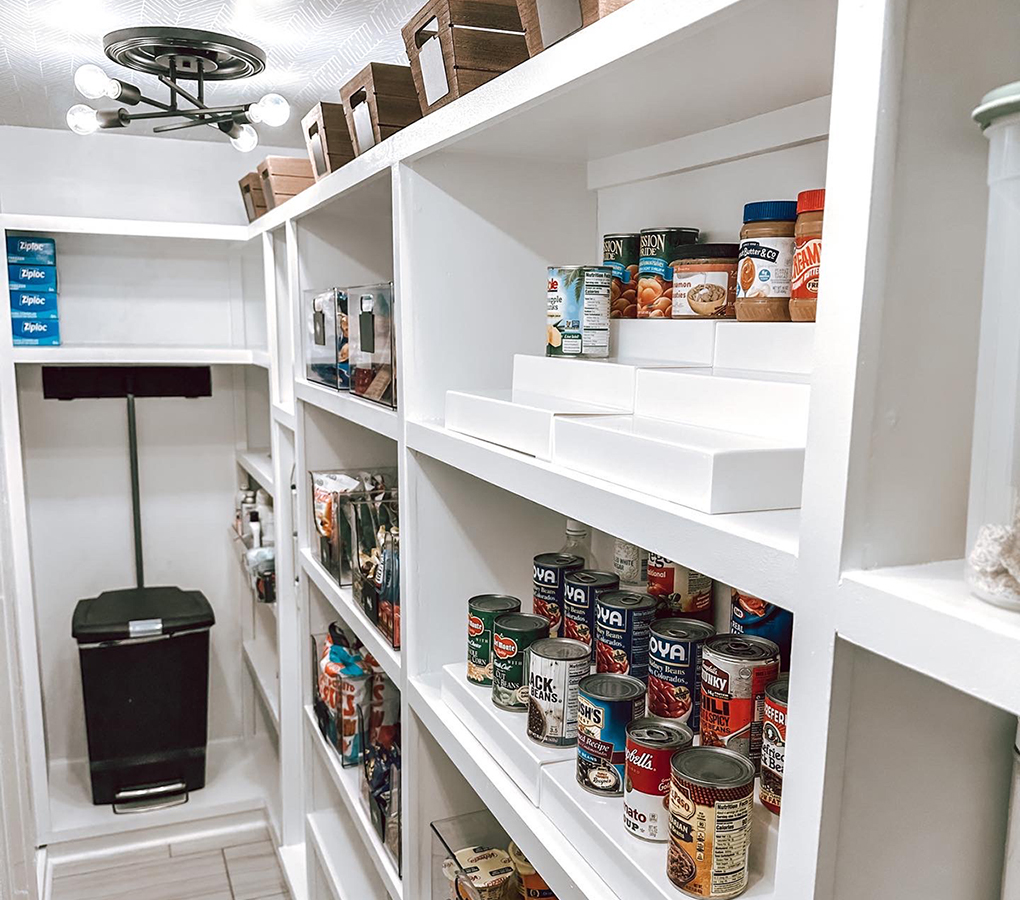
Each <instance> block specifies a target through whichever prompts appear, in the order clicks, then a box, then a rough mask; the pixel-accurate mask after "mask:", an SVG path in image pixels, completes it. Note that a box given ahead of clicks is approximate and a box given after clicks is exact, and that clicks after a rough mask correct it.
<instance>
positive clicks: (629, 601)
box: [595, 591, 655, 680]
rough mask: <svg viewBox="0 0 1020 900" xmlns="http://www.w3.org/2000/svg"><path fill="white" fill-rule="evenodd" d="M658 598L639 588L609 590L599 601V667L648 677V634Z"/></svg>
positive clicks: (597, 667)
mask: <svg viewBox="0 0 1020 900" xmlns="http://www.w3.org/2000/svg"><path fill="white" fill-rule="evenodd" d="M654 615H655V598H654V597H651V596H649V595H648V594H639V593H637V592H636V591H607V592H606V593H605V594H602V595H601V596H600V597H599V598H598V599H597V600H596V601H595V669H596V671H598V672H611V673H613V674H616V675H633V676H634V677H635V678H640V679H642V680H644V679H645V678H647V677H648V635H649V629H650V627H651V624H652V618H653V616H654Z"/></svg>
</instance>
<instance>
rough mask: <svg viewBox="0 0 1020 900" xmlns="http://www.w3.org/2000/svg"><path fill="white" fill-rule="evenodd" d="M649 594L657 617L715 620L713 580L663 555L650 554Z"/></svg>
mask: <svg viewBox="0 0 1020 900" xmlns="http://www.w3.org/2000/svg"><path fill="white" fill-rule="evenodd" d="M648 593H649V594H651V595H652V596H653V597H654V598H655V599H656V601H657V602H658V608H657V609H656V611H655V614H656V616H658V617H659V618H661V619H666V618H669V617H671V616H679V617H680V618H683V619H701V620H702V621H705V622H711V621H712V579H711V578H709V577H708V576H707V575H702V574H701V573H700V572H695V571H694V570H693V569H688V568H687V566H682V565H680V564H679V563H675V562H672V561H671V560H668V559H666V558H665V557H663V556H656V555H655V554H654V553H650V554H648Z"/></svg>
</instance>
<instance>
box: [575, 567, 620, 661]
mask: <svg viewBox="0 0 1020 900" xmlns="http://www.w3.org/2000/svg"><path fill="white" fill-rule="evenodd" d="M619 587H620V579H619V578H617V577H616V576H615V575H613V574H612V573H610V572H592V571H589V570H588V569H578V570H577V571H576V572H569V573H567V575H566V577H565V578H564V586H563V636H564V637H568V638H573V639H574V640H575V641H582V642H583V643H585V644H587V645H588V647H589V648H592V647H594V644H595V638H594V634H595V601H596V600H597V599H598V598H599V597H600V596H602V594H604V593H606V591H615V590H618V589H619ZM592 655H593V656H594V650H592Z"/></svg>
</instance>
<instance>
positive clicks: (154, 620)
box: [71, 587, 216, 644]
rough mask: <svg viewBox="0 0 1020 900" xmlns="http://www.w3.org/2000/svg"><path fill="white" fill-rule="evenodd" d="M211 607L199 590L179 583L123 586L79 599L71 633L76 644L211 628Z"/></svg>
mask: <svg viewBox="0 0 1020 900" xmlns="http://www.w3.org/2000/svg"><path fill="white" fill-rule="evenodd" d="M215 621H216V617H215V616H214V615H213V611H212V607H211V606H210V605H209V601H208V600H206V598H205V594H203V593H202V592H201V591H182V590H181V589H180V588H178V587H144V588H126V589H124V590H120V591H104V592H103V593H102V594H100V595H99V596H98V597H92V598H91V599H88V600H79V601H78V605H77V606H76V607H75V608H74V618H73V620H72V623H71V633H72V634H73V635H74V638H75V639H76V640H77V641H78V643H79V644H92V643H97V642H100V641H119V640H125V639H127V638H137V637H151V636H153V635H159V634H175V633H177V632H180V631H192V630H194V629H199V628H210V627H212V625H213V624H214V623H215Z"/></svg>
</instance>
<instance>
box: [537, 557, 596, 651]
mask: <svg viewBox="0 0 1020 900" xmlns="http://www.w3.org/2000/svg"><path fill="white" fill-rule="evenodd" d="M583 568H584V558H583V557H581V556H574V555H573V554H569V553H539V554H538V556H536V557H535V560H534V566H533V570H532V571H533V576H532V600H531V603H532V608H533V609H534V611H535V615H536V616H545V617H546V618H547V619H548V620H549V634H551V635H552V636H553V637H561V636H562V635H563V595H564V593H565V592H566V580H565V579H566V577H567V575H568V574H569V573H570V572H576V571H577V570H578V569H583Z"/></svg>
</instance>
